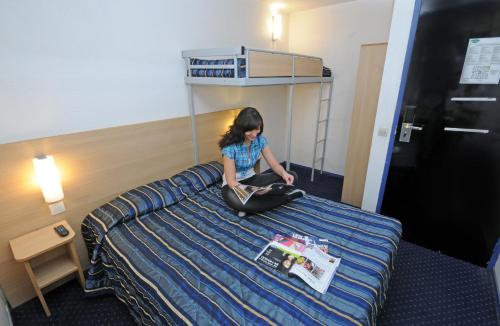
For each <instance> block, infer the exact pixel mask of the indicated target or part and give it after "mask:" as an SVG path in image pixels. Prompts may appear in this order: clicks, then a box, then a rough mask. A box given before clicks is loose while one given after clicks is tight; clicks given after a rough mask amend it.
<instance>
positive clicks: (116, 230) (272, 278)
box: [82, 163, 401, 325]
mask: <svg viewBox="0 0 500 326" xmlns="http://www.w3.org/2000/svg"><path fill="white" fill-rule="evenodd" d="M221 174H222V166H221V165H220V164H219V163H210V164H208V165H200V166H196V167H194V168H191V169H189V170H187V171H184V172H182V173H179V174H177V175H175V176H173V177H172V178H170V179H167V180H162V181H156V182H154V183H151V184H148V185H145V186H142V187H139V188H136V189H134V190H131V191H129V192H127V193H125V194H122V195H121V196H119V197H117V198H116V199H115V200H113V201H111V202H109V203H108V204H105V205H103V206H102V207H100V208H98V209H96V210H94V211H93V212H92V213H90V214H89V215H88V216H87V217H86V218H85V219H84V221H83V223H82V234H83V236H84V239H85V241H86V244H87V246H88V249H89V254H90V257H91V267H90V269H89V276H88V278H87V281H86V288H85V291H86V292H87V293H104V292H113V293H115V295H116V296H117V297H118V298H119V299H120V300H121V301H123V302H124V303H126V305H127V306H128V308H129V310H130V312H131V313H132V315H133V316H134V318H135V320H136V321H137V322H138V323H140V324H157V325H164V324H176V325H178V324H200V325H215V324H231V325H232V324H235V325H250V324H251V325H253V324H271V325H272V324H274V325H317V324H318V325H319V324H326V325H374V324H375V323H376V317H377V314H378V312H379V311H380V310H381V307H382V305H383V303H384V300H385V294H386V291H387V288H388V282H389V278H390V275H391V272H392V270H393V266H394V260H395V257H396V253H397V249H398V245H399V240H400V237H401V224H400V223H399V222H398V221H396V220H394V219H391V218H388V217H384V216H381V215H378V214H372V213H368V212H365V211H361V210H359V209H357V208H353V207H351V206H347V205H343V204H339V203H336V202H333V201H330V200H326V199H321V198H318V197H315V196H311V195H306V196H305V197H303V198H300V199H297V200H294V201H292V202H290V203H288V204H286V205H283V206H282V207H279V208H277V209H273V210H271V211H268V212H265V213H261V214H256V215H249V216H247V217H245V218H240V217H238V216H237V214H235V212H234V211H233V210H231V209H229V208H228V207H227V206H226V204H225V202H224V200H223V198H222V194H221V186H220V179H221ZM276 233H280V234H291V233H299V234H303V235H312V236H317V237H320V238H326V239H328V241H329V253H330V254H331V255H333V256H336V257H341V258H342V260H341V263H340V266H339V268H338V270H337V272H336V274H335V277H334V278H333V281H332V283H331V285H330V287H329V289H328V291H327V293H326V294H320V293H319V292H316V291H314V290H313V289H312V288H310V287H309V286H308V285H307V284H305V282H303V281H302V280H300V279H299V278H291V277H287V276H285V275H283V274H281V273H279V272H276V271H273V270H270V269H267V268H266V267H265V266H263V265H260V264H259V263H257V262H255V261H254V258H255V257H256V255H257V254H258V253H259V252H260V251H261V250H262V248H264V246H265V245H266V244H267V243H268V242H269V241H270V239H272V238H273V236H274V234H276Z"/></svg>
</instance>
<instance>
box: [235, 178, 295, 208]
mask: <svg viewBox="0 0 500 326" xmlns="http://www.w3.org/2000/svg"><path fill="white" fill-rule="evenodd" d="M293 188H294V186H292V185H287V184H285V183H272V184H270V185H268V186H264V187H257V186H252V185H244V184H240V183H239V184H237V185H236V186H235V187H234V188H233V190H234V193H235V194H236V196H237V197H238V199H239V200H240V201H241V203H242V204H243V205H245V204H246V203H247V201H248V200H249V199H250V198H251V197H252V196H253V195H258V196H261V195H266V194H267V195H277V194H283V193H286V192H287V191H290V190H292V189H293Z"/></svg>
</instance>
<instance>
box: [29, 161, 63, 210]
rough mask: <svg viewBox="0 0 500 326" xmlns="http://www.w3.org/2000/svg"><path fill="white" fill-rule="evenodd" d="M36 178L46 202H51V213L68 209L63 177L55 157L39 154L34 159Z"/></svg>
mask: <svg viewBox="0 0 500 326" xmlns="http://www.w3.org/2000/svg"><path fill="white" fill-rule="evenodd" d="M33 165H34V166H35V174H36V179H37V181H38V185H39V186H40V189H41V190H42V193H43V198H44V199H45V202H47V203H48V204H49V209H50V213H51V214H52V215H56V214H59V213H62V212H64V211H65V210H66V208H65V207H64V202H63V199H64V193H63V190H62V187H61V178H60V176H59V172H58V171H57V168H56V164H55V161H54V158H53V157H52V156H50V155H39V156H37V157H35V158H34V159H33Z"/></svg>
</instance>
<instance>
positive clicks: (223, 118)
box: [196, 109, 241, 163]
mask: <svg viewBox="0 0 500 326" xmlns="http://www.w3.org/2000/svg"><path fill="white" fill-rule="evenodd" d="M240 110H241V109H229V110H224V111H218V112H211V113H204V114H198V115H196V129H197V131H198V134H197V135H198V137H197V138H198V155H199V160H200V163H206V162H210V161H219V162H221V163H222V155H221V154H220V149H219V145H218V142H219V140H220V139H221V136H222V135H223V134H225V133H226V131H227V130H228V128H229V126H230V125H232V124H233V121H234V119H235V118H236V116H237V115H238V113H239V112H240Z"/></svg>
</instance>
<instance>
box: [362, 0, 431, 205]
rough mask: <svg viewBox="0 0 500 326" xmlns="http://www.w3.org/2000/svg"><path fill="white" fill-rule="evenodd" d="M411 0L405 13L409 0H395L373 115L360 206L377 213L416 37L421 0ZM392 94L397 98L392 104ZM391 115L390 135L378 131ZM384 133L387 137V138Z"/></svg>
mask: <svg viewBox="0 0 500 326" xmlns="http://www.w3.org/2000/svg"><path fill="white" fill-rule="evenodd" d="M413 1H414V3H413V11H412V12H411V15H409V13H408V11H409V10H412V8H411V4H410V5H408V2H409V0H395V1H394V8H393V16H392V21H391V30H390V35H389V42H388V49H387V55H386V61H385V65H384V72H383V76H382V86H381V89H380V94H379V102H378V105H377V116H376V118H375V125H374V128H373V136H372V139H373V140H372V146H371V150H370V158H369V162H368V171H367V176H366V181H365V188H364V193H363V202H362V206H361V208H362V209H365V210H368V211H372V212H377V213H380V208H381V206H382V200H383V198H384V192H385V187H386V181H387V176H388V174H389V168H390V163H391V156H392V150H393V147H394V140H395V135H396V131H397V128H398V121H399V114H400V112H401V106H402V102H403V96H404V91H405V88H406V81H407V79H408V78H407V77H408V71H409V67H410V62H411V56H412V51H413V44H414V41H415V35H416V31H417V25H418V20H419V16H420V10H421V7H422V1H423V0H413ZM408 16H410V17H411V22H410V27H409V34H407V35H402V34H401V33H400V32H399V31H398V30H399V29H400V28H405V27H406V28H407V26H408V25H406V24H407V23H406V20H405V19H407V17H408ZM404 25H406V26H404ZM406 38H407V39H406ZM406 40H407V45H406V50H405V51H404V52H403V51H401V50H400V49H399V47H400V44H401V43H402V42H403V43H404V42H405V41H406ZM401 58H403V60H402V61H403V64H402V67H401V66H400V68H399V69H398V68H397V67H396V68H395V67H394V64H393V62H392V60H395V61H399V62H401ZM398 75H399V76H400V78H398ZM394 80H397V82H394ZM398 86H399V89H398V90H397V95H395V94H394V91H393V90H394V88H395V87H398ZM395 97H396V100H395V104H394V98H395ZM385 102H390V103H389V104H390V105H389V106H387V103H385ZM391 111H392V112H391ZM391 118H392V124H391V125H390V133H389V135H385V136H383V135H379V132H380V131H381V130H382V129H388V128H387V121H389V120H390V119H391ZM382 137H383V138H382ZM387 137H389V139H388V140H387ZM384 153H385V154H384ZM375 198H376V200H375Z"/></svg>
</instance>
